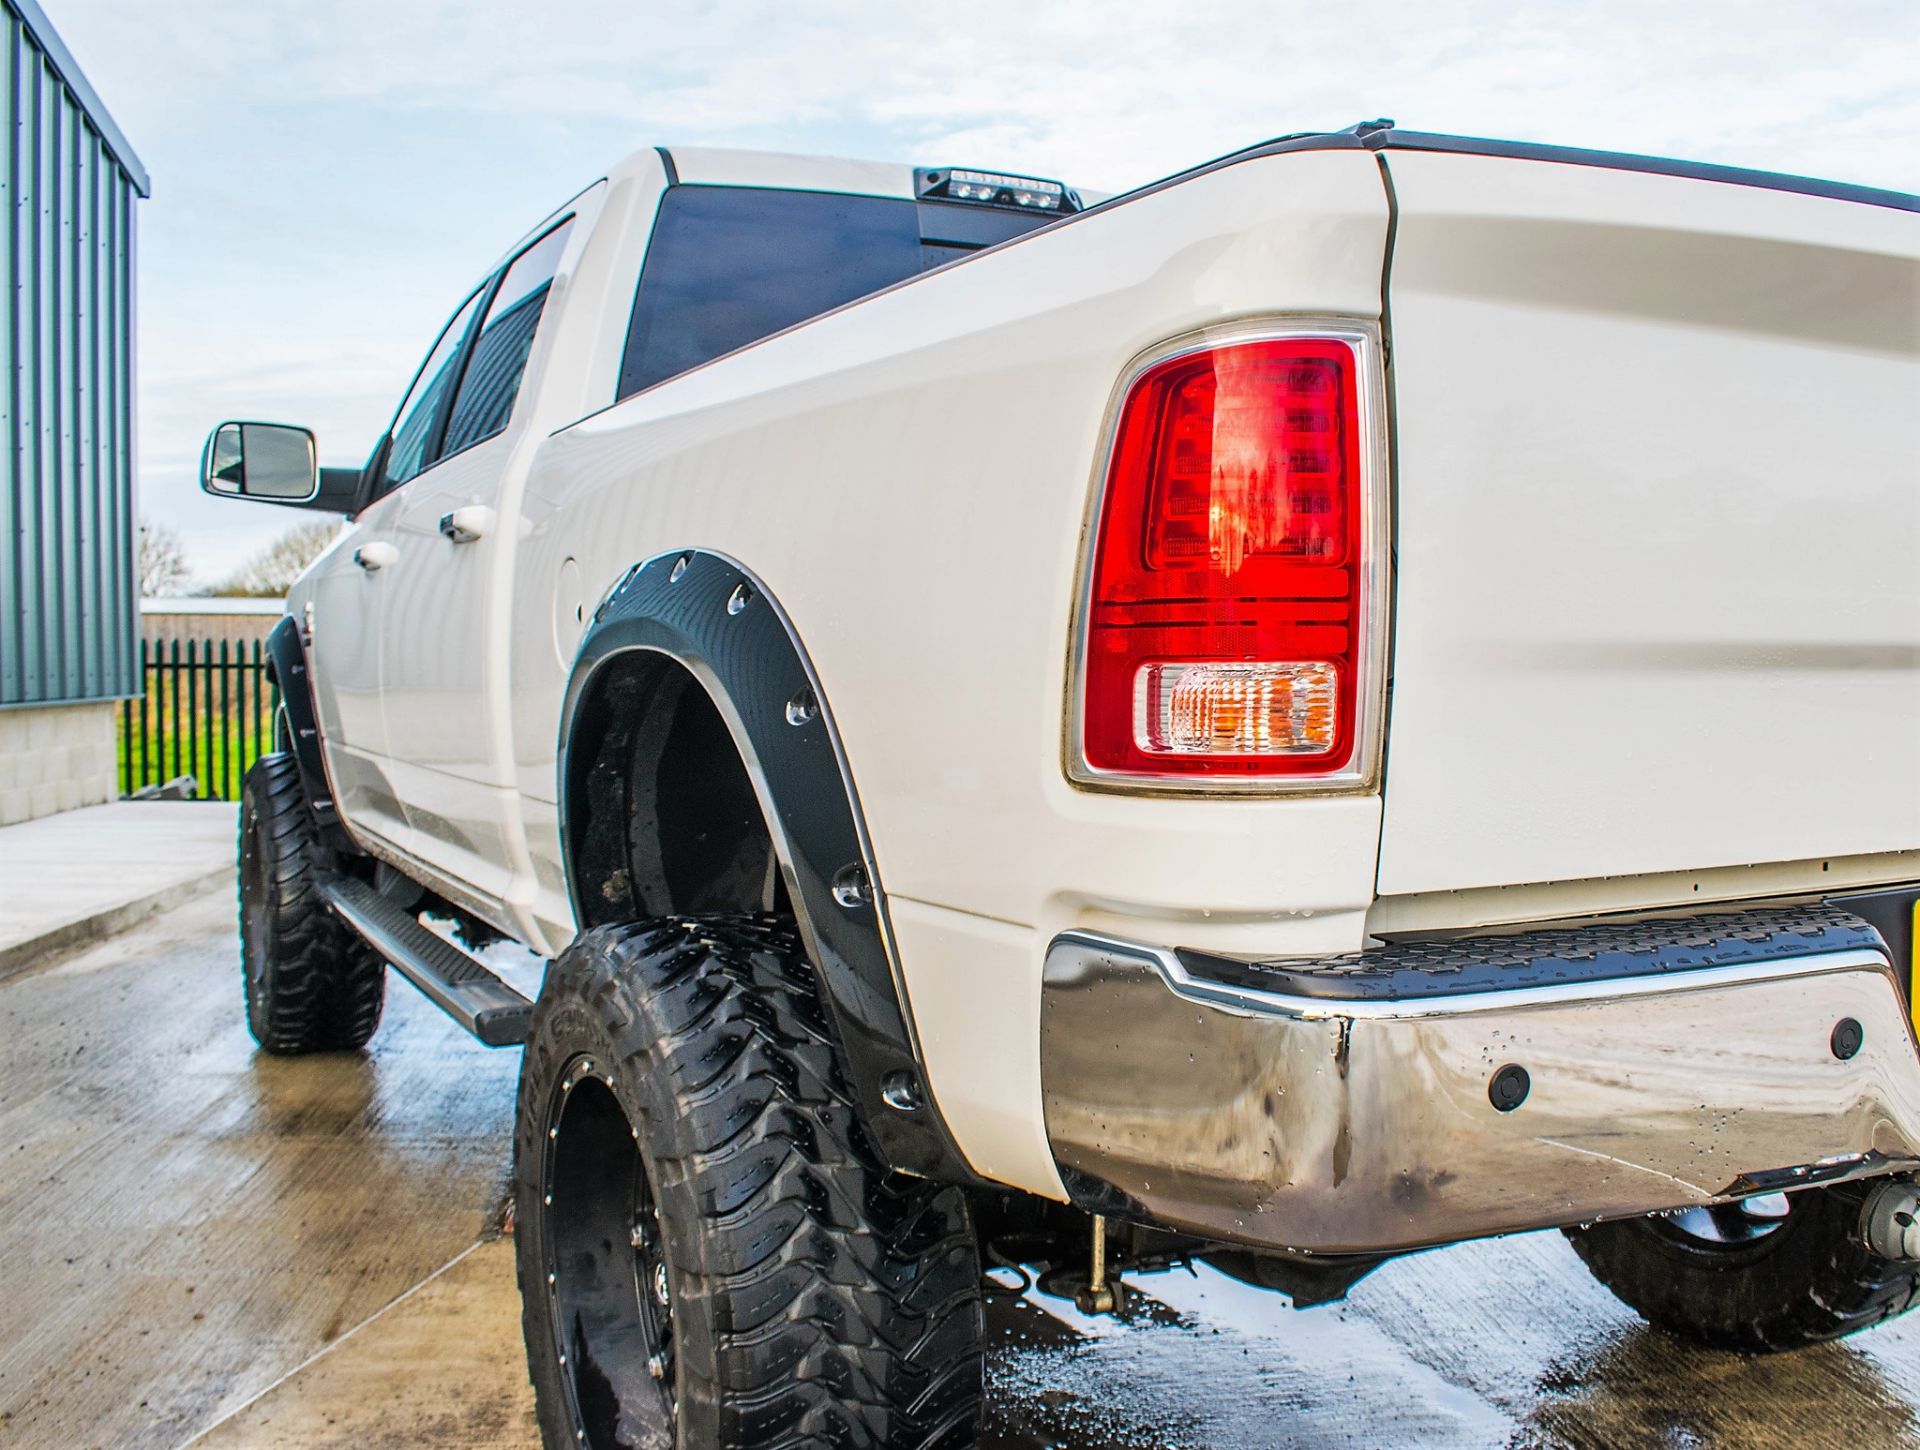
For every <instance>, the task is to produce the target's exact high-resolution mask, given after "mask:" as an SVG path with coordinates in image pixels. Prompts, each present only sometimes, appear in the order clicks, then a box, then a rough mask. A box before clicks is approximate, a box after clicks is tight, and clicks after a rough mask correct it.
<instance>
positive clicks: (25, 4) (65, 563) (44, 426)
mask: <svg viewBox="0 0 1920 1450" xmlns="http://www.w3.org/2000/svg"><path fill="white" fill-rule="evenodd" d="M0 20H3V21H4V22H5V30H4V37H5V41H4V45H5V48H4V54H3V55H0V88H4V90H5V95H6V110H7V118H8V122H7V131H6V137H5V140H4V142H3V143H0V144H3V145H4V148H5V151H4V155H0V227H4V228H5V232H6V258H7V275H6V279H5V281H6V285H5V286H4V287H0V294H4V295H0V338H4V339H5V344H6V348H7V356H8V362H9V368H8V383H7V385H6V386H5V387H4V388H0V448H4V449H5V450H6V461H7V481H6V487H5V488H4V489H0V825H6V824H9V823H11V822H13V821H18V820H25V819H27V818H28V817H30V816H40V815H46V814H48V813H49V812H51V811H56V810H64V809H67V808H69V807H71V806H77V805H87V804H91V803H93V802H96V801H103V800H108V799H110V798H111V797H112V795H113V792H114V775H115V772H114V705H113V702H114V701H115V700H118V699H122V698H124V697H126V696H129V695H132V694H135V693H137V692H138V691H139V689H140V681H139V679H138V676H137V673H136V660H137V650H138V639H139V629H138V616H137V608H138V597H137V594H138V591H137V589H136V587H135V582H134V581H135V549H136V543H135V540H136V528H137V525H136V521H135V514H134V498H133V456H134V455H133V438H134V391H133V390H134V349H133V332H134V329H133V317H134V222H133V212H134V202H135V200H136V198H138V197H143V196H145V195H147V193H148V183H147V173H146V171H145V169H144V168H143V167H142V166H141V164H140V159H139V157H137V156H136V155H134V152H133V148H132V147H131V146H129V145H128V144H127V139H126V137H125V136H123V135H122V134H121V132H120V128H119V127H118V126H116V125H115V124H114V123H113V118H112V117H111V116H109V115H108V114H107V110H106V107H105V106H103V105H102V104H101V103H100V98H99V96H97V95H96V94H95V93H94V90H93V88H92V87H91V86H90V85H88V84H87V79H86V77H85V76H84V75H83V74H81V71H80V67H79V66H78V65H77V64H76V63H75V62H74V59H73V56H72V54H71V53H70V52H69V51H68V50H67V48H66V46H65V45H64V44H63V43H62V42H61V40H60V37H59V36H58V35H57V34H55V33H54V30H53V27H52V25H51V24H49V23H48V20H47V17H46V14H45V12H43V11H42V10H41V9H40V6H39V5H38V4H37V3H35V0H0Z"/></svg>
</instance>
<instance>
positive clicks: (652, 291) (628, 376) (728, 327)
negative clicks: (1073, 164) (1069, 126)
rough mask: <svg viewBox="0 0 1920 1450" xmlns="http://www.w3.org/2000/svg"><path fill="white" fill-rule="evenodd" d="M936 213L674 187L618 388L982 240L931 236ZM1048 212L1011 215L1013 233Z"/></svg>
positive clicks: (857, 199) (870, 201) (647, 382)
mask: <svg viewBox="0 0 1920 1450" xmlns="http://www.w3.org/2000/svg"><path fill="white" fill-rule="evenodd" d="M938 210H940V211H943V212H944V211H947V210H949V208H947V207H940V208H938ZM927 211H928V208H927V207H926V206H924V205H922V204H916V203H915V202H912V201H908V200H905V199H904V198H899V199H896V198H889V197H877V196H846V195H842V194H839V193H834V192H818V191H774V190H764V189H760V188H755V187H736V186H676V187H673V188H671V189H670V190H669V191H668V192H667V194H666V196H665V197H663V198H662V199H661V202H660V216H659V219H658V220H657V221H656V222H655V223H654V228H653V237H652V239H651V240H650V241H649V242H648V244H647V261H646V266H645V267H644V268H643V269H642V271H641V273H640V291H639V294H638V295H637V296H636V297H635V299H634V305H633V321H632V323H631V325H630V327H629V328H628V331H627V350H626V357H625V360H624V361H623V363H622V365H621V368H620V396H621V397H623V398H624V397H627V396H629V395H630V394H633V393H637V392H639V391H640V389H642V388H646V387H651V386H652V385H653V384H655V383H657V382H660V381H661V380H662V379H665V378H670V377H672V376H673V375H674V374H675V373H683V372H685V371H686V370H687V369H688V368H692V367H698V366H699V365H700V364H701V363H703V362H707V361H709V360H710V359H712V358H716V357H719V356H720V355H721V354H722V353H726V352H732V351H733V350H734V349H735V348H737V347H745V346H746V345H747V344H748V343H750V342H756V341H758V340H759V339H760V338H763V337H766V336H768V335H769V334H771V333H775V332H779V331H780V330H781V329H782V328H787V327H791V326H793V325H794V324H795V323H797V322H804V321H806V320H807V319H808V318H809V317H817V316H818V315H819V314H820V313H822V312H828V311H831V310H832V309H833V308H835V307H839V306H841V305H843V304H844V303H848V302H852V301H854V300H855V299H856V298H860V297H865V296H866V295H867V294H868V293H870V292H877V291H879V290H880V289H881V288H883V287H889V286H891V285H892V284H893V283H895V282H898V281H900V280H901V279H902V278H903V277H911V276H914V275H915V274H917V273H919V272H921V271H923V270H925V269H926V268H929V267H937V266H939V265H941V264H942V263H943V262H949V261H952V260H953V259H954V258H955V257H957V256H961V255H964V253H965V252H967V251H969V250H972V247H971V246H966V245H962V246H954V245H951V244H949V243H948V242H947V241H946V240H945V239H944V238H943V239H940V240H936V239H935V238H936V236H937V235H938V229H937V228H933V229H930V231H929V236H928V238H927V240H926V241H924V242H923V241H922V239H921V232H922V229H923V221H924V215H925V213H926V212H927ZM996 220H997V219H996ZM1038 220H1040V219H1038V218H1035V219H1031V220H1030V219H1029V218H1027V217H1025V216H1019V217H1010V218H1008V221H1007V224H1006V225H1005V227H1004V234H1006V235H1011V234H1012V233H1013V232H1014V231H1020V230H1025V229H1027V227H1029V226H1032V225H1035V224H1036V223H1037V222H1038ZM983 240H987V239H983ZM990 240H999V237H998V236H995V237H993V238H990Z"/></svg>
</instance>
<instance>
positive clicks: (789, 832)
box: [558, 549, 982, 1184]
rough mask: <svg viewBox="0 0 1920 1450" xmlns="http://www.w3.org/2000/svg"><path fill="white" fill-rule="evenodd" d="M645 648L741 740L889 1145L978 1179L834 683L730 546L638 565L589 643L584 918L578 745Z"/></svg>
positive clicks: (856, 1075) (867, 1105)
mask: <svg viewBox="0 0 1920 1450" xmlns="http://www.w3.org/2000/svg"><path fill="white" fill-rule="evenodd" d="M635 651H641V652H647V653H652V654H656V655H661V656H664V657H665V658H667V659H669V660H671V661H673V662H674V663H675V664H677V665H679V666H680V667H681V668H683V669H685V670H686V671H687V672H688V673H689V674H690V675H692V676H693V678H694V679H695V680H697V681H698V682H699V683H700V685H701V686H702V687H703V688H704V689H705V690H706V692H707V694H708V695H709V696H710V697H711V699H712V701H713V704H714V707H715V708H716V709H717V710H718V712H719V714H720V717H721V719H722V720H723V721H724V722H725V724H726V727H727V730H728V732H729V733H730V734H731V736H732V737H733V743H734V746H735V748H736V750H737V751H738V752H739V755H740V759H741V761H742V763H743V764H744V765H745V767H746V772H747V776H748V778H749V780H750V781H751V782H752V785H753V790H754V794H755V796H756V797H757V798H758V800H759V803H760V811H761V815H762V818H763V819H764V821H765V822H766V826H767V829H768V832H769V834H770V835H771V836H772V839H773V848H774V853H775V855H776V857H777V858H778V861H779V866H780V871H781V873H782V875H783V876H784V878H785V880H786V885H787V891H788V895H789V896H790V897H791V898H792V901H793V905H794V911H795V915H796V917H797V918H798V925H799V930H800V935H801V940H802V941H803V942H804V943H805V944H806V948H807V955H808V958H809V960H810V961H812V963H813V965H814V969H815V971H816V972H817V973H818V974H819V978H820V988H821V996H822V998H823V1000H824V1001H825V1002H826V1003H827V1007H828V1010H829V1011H830V1013H831V1014H832V1017H833V1021H834V1025H835V1027H836V1028H837V1030H838V1033H839V1038H840V1046H841V1049H842V1052H843V1055H844V1060H845V1064H846V1067H847V1071H848V1075H849V1077H850V1079H851V1083H852V1087H853V1090H854V1095H855V1098H856V1101H857V1102H858V1103H859V1105H860V1109H861V1112H862V1114H863V1116H864V1117H865V1119H866V1122H867V1124H868V1127H869V1128H870V1130H871V1131H872V1134H873V1137H874V1140H875V1142H876V1143H877V1144H878V1145H879V1148H880V1151H881V1152H882V1153H883V1154H884V1155H885V1156H886V1158H887V1160H888V1162H889V1163H890V1164H891V1165H892V1166H893V1167H895V1168H898V1169H903V1170H906V1171H908V1172H912V1173H917V1174H920V1175H922V1176H923V1177H927V1178H935V1179H940V1180H943V1181H947V1182H957V1183H969V1184H976V1183H980V1182H982V1180H981V1179H980V1178H979V1177H978V1176H977V1175H976V1174H975V1173H973V1171H972V1170H971V1169H970V1168H969V1167H968V1166H967V1163H966V1159H965V1158H964V1156H963V1155H962V1154H961V1153H960V1150H959V1148H958V1147H957V1146H956V1145H955V1143H954V1141H953V1136H952V1134H951V1132H950V1131H949V1130H948V1128H947V1126H946V1123H945V1122H944V1120H943V1119H942V1118H941V1117H940V1113H939V1109H938V1107H937V1106H936V1105H935V1104H934V1103H933V1101H932V1098H931V1094H929V1093H928V1092H926V1091H925V1090H924V1082H925V1074H924V1071H923V1069H922V1067H921V1059H920V1055H919V1052H918V1048H917V1038H916V1035H915V1033H914V1029H913V1020H912V1013H911V1010H910V1008H909V1006H908V1003H907V996H906V989H905V982H904V978H903V977H902V975H901V972H900V965H899V957H898V953H897V951H896V949H895V945H894V938H893V932H892V928H891V925H890V923H889V920H888V915H887V903H886V896H885V893H884V891H883V890H882V889H881V877H880V874H879V870H878V868H877V866H876V865H875V862H874V857H873V847H872V843H871V842H870V841H869V839H868V837H867V831H866V825H865V821H864V819H863V818H862V816H861V813H860V806H859V800H858V796H857V794H856V792H855V789H854V784H853V775H852V771H851V769H850V768H849V766H848V764H847V759H846V753H845V751H844V749H843V748H842V746H841V742H840V736H839V732H838V731H837V730H836V729H835V728H834V725H833V717H832V712H831V711H830V709H829V708H828V703H827V698H826V694H825V692H824V690H823V689H822V688H821V685H820V681H819V678H818V676H817V675H816V674H815V672H814V669H813V665H812V662H811V661H810V660H809V659H808V657H807V654H806V651H805V649H804V647H803V646H802V644H801V642H800V639H799V635H798V633H797V632H796V631H795V629H794V627H793V624H792V621H791V620H790V619H789V618H788V616H787V614H786V611H785V610H783V609H781V608H780V606H779V604H778V602H777V601H776V600H775V599H774V597H773V595H772V593H771V592H770V591H769V590H768V589H767V588H766V587H765V586H764V585H763V584H762V583H761V581H760V580H759V579H758V578H756V577H755V576H754V575H753V574H752V573H750V572H749V571H748V570H747V569H746V568H745V566H743V565H741V564H739V563H738V562H736V561H735V560H732V559H729V558H727V557H726V556H725V555H722V554H718V553H715V552H712V551H710V550H705V549H683V550H676V551H673V552H671V553H665V554H657V555H655V556H653V557H652V558H649V559H647V560H646V561H644V562H642V563H639V564H636V565H634V566H633V567H632V568H631V569H629V570H628V571H627V573H626V574H625V575H624V576H622V578H621V580H620V582H619V583H618V584H616V585H615V586H614V588H613V590H612V592H611V593H609V594H608V596H607V597H606V599H605V600H604V601H603V602H602V603H601V604H600V605H599V607H598V608H597V609H596V610H595V611H594V614H593V618H592V620H591V622H590V623H589V625H588V628H587V631H586V633H585V635H584V636H583V637H582V639H581V642H580V647H579V650H578V651H577V653H576V655H575V658H574V664H573V668H572V670H571V673H570V674H569V677H568V681H567V689H566V697H565V703H564V705H563V707H562V709H561V715H560V740H559V782H558V785H559V800H560V839H561V842H562V847H563V852H564V856H565V862H566V871H567V885H568V892H569V895H570V896H571V897H572V901H573V908H574V914H575V918H576V920H578V921H580V922H582V923H583V924H584V923H586V922H588V921H590V920H591V919H592V917H591V914H590V913H589V911H588V910H587V902H586V901H585V899H584V896H583V883H582V882H581V880H580V877H579V873H578V871H577V869H576V857H577V851H576V844H577V842H578V840H579V832H580V830H581V827H582V814H583V812H582V806H583V803H584V801H585V798H586V794H585V793H586V780H585V776H586V774H587V770H588V761H587V760H586V759H583V758H582V753H580V752H576V751H574V750H573V749H572V747H573V745H574V744H575V743H576V742H578V741H580V740H582V739H583V738H585V735H584V733H583V732H587V731H589V730H592V729H594V728H596V722H594V721H593V719H592V718H591V717H592V714H593V712H594V711H595V710H596V709H598V708H600V706H599V704H598V695H599V692H598V691H597V690H596V689H595V682H596V677H597V676H600V675H601V672H602V671H603V670H604V668H605V666H607V665H608V663H609V662H610V661H613V660H615V659H617V658H620V657H622V656H631V654H632V653H633V652H635Z"/></svg>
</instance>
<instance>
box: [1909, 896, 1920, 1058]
mask: <svg viewBox="0 0 1920 1450" xmlns="http://www.w3.org/2000/svg"><path fill="white" fill-rule="evenodd" d="M1907 1015H1908V1016H1909V1017H1911V1018H1913V1030H1914V1031H1915V1032H1916V1033H1920V899H1916V900H1915V901H1914V903H1913V935H1912V936H1910V937H1908V938H1907Z"/></svg>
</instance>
